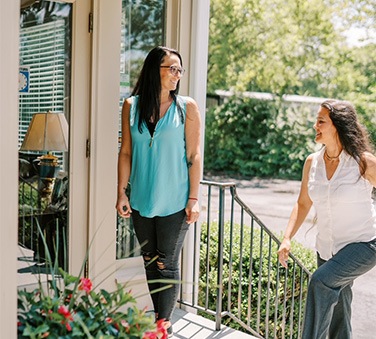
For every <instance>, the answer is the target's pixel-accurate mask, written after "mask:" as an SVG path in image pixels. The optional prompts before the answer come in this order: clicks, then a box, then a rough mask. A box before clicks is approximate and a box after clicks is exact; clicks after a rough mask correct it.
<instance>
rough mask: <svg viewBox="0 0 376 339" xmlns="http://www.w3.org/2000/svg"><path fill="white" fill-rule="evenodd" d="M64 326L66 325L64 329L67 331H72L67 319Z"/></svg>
mask: <svg viewBox="0 0 376 339" xmlns="http://www.w3.org/2000/svg"><path fill="white" fill-rule="evenodd" d="M65 327H66V329H67V331H69V332H70V331H72V326H71V325H70V323H69V322H68V321H67V322H66V323H65Z"/></svg>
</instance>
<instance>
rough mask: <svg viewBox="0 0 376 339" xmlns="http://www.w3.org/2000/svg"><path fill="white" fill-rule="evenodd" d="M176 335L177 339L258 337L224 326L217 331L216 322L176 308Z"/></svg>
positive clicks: (242, 338)
mask: <svg viewBox="0 0 376 339" xmlns="http://www.w3.org/2000/svg"><path fill="white" fill-rule="evenodd" d="M171 320H172V324H173V328H174V336H173V338H176V339H178V338H179V339H208V338H226V339H230V338H232V339H253V338H254V339H257V337H254V336H252V335H249V334H246V333H243V332H240V331H236V330H233V329H231V328H229V327H226V326H222V329H221V330H220V331H215V322H213V321H211V320H208V319H205V318H203V317H201V316H199V315H196V314H193V313H189V312H186V311H184V310H182V309H179V308H176V309H175V311H174V314H173V315H172V319H171Z"/></svg>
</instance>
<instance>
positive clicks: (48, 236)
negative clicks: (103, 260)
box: [18, 1, 72, 285]
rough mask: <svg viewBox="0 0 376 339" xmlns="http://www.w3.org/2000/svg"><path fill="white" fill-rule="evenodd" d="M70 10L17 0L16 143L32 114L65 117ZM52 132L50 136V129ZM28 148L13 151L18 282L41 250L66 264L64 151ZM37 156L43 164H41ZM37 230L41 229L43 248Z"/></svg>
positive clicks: (39, 267)
mask: <svg viewBox="0 0 376 339" xmlns="http://www.w3.org/2000/svg"><path fill="white" fill-rule="evenodd" d="M71 13H72V5H71V4H68V3H61V2H52V1H22V2H21V12H20V56H19V57H20V80H21V79H22V80H23V81H20V93H19V114H20V115H19V139H18V141H19V146H21V144H22V143H23V141H24V139H25V135H26V133H27V130H28V129H29V126H30V123H31V121H32V118H33V116H35V114H36V113H47V112H52V113H53V114H55V113H61V115H62V116H61V115H60V119H63V120H64V121H68V122H69V120H70V119H69V117H70V103H69V98H70V83H71V81H70V79H71ZM57 116H58V115H56V116H54V117H53V119H55V117H56V118H57ZM63 120H61V121H63ZM42 125H44V126H47V124H39V126H42ZM52 135H54V137H52V138H51V139H54V138H55V137H56V130H54V132H53V134H52ZM51 139H50V141H53V140H51ZM33 147H35V146H28V147H25V150H22V151H20V152H19V228H18V242H19V258H18V259H19V270H18V272H19V273H24V274H21V275H20V284H22V285H23V284H27V283H28V279H29V276H30V274H28V273H36V272H43V271H44V270H43V269H44V266H45V265H46V258H47V257H48V254H47V251H46V250H48V252H49V253H50V256H51V259H52V260H55V257H56V258H57V260H58V263H59V266H61V267H63V268H64V269H66V268H67V264H68V261H67V260H68V258H67V254H66V253H68V251H67V228H68V220H67V219H68V218H67V215H68V170H69V167H68V166H69V164H68V153H67V152H52V151H55V150H58V149H60V150H65V149H66V148H58V147H55V146H49V147H51V148H53V149H48V150H47V149H45V150H44V151H37V149H40V148H33ZM47 151H51V153H50V154H49V155H47V154H46V153H47ZM42 155H43V156H44V158H45V160H46V162H47V165H46V162H45V163H44V164H41V161H40V158H41V157H42ZM54 156H56V157H57V164H58V166H54V168H53V170H52V171H51V166H52V163H48V160H49V159H54V163H53V164H54V165H55V164H56V158H54ZM45 165H46V166H47V167H46V166H45ZM57 226H58V232H57ZM38 229H40V231H41V232H43V233H44V237H45V240H46V242H47V248H46V246H45V244H44V242H43V240H42V239H41V236H40V231H39V230H38Z"/></svg>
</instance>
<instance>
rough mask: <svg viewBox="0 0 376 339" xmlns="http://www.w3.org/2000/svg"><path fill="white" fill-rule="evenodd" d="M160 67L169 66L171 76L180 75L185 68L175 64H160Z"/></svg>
mask: <svg viewBox="0 0 376 339" xmlns="http://www.w3.org/2000/svg"><path fill="white" fill-rule="evenodd" d="M161 68H169V69H170V73H171V74H172V75H173V76H178V75H180V76H181V77H182V76H183V75H184V72H185V69H184V68H181V67H177V66H161Z"/></svg>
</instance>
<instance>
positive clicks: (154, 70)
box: [116, 47, 201, 335]
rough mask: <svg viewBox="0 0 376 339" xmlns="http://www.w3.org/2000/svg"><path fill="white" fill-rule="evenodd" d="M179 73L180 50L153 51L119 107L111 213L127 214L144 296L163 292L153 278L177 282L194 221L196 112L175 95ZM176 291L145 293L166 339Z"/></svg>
mask: <svg viewBox="0 0 376 339" xmlns="http://www.w3.org/2000/svg"><path fill="white" fill-rule="evenodd" d="M183 73H184V69H183V68H182V58H181V56H180V54H179V52H177V51H176V50H173V49H170V48H166V47H156V48H154V49H153V50H151V51H150V52H149V54H148V56H147V57H146V59H145V62H144V65H143V68H142V70H141V73H140V76H139V78H138V82H137V84H136V86H135V89H134V90H133V93H132V96H131V97H130V98H128V99H126V100H125V101H124V104H123V111H122V144H121V149H120V152H119V159H118V199H117V204H116V209H117V211H118V213H119V215H120V216H122V217H124V218H129V217H132V221H133V225H134V228H135V232H136V235H137V238H138V241H139V243H140V244H141V251H142V255H143V259H144V263H145V270H146V276H147V280H148V285H149V290H150V291H154V290H156V289H158V288H160V287H161V284H160V283H155V282H151V281H152V280H154V281H155V280H157V279H164V280H166V279H172V280H175V281H179V280H180V269H179V254H180V251H181V247H182V245H183V241H184V237H185V234H186V232H187V230H188V227H189V224H191V223H194V222H195V221H197V219H198V216H199V203H198V192H199V184H200V177H201V155H200V128H201V127H200V125H201V122H200V113H199V109H198V107H197V104H196V102H195V101H194V100H193V99H192V98H190V97H182V96H178V95H177V93H178V90H179V83H180V78H181V77H182V76H183ZM128 183H129V184H130V187H131V190H130V191H131V194H130V197H128V196H127V194H126V188H127V186H128ZM179 288H180V286H179V285H178V284H176V283H174V284H172V287H171V288H167V289H164V290H162V291H161V292H158V293H152V294H151V298H152V301H153V305H154V312H155V314H156V320H160V319H164V321H166V323H165V324H166V328H167V330H168V333H169V335H172V326H171V323H170V319H171V314H172V312H173V309H174V307H175V304H176V300H177V297H178V293H179Z"/></svg>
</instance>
